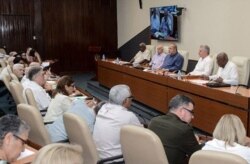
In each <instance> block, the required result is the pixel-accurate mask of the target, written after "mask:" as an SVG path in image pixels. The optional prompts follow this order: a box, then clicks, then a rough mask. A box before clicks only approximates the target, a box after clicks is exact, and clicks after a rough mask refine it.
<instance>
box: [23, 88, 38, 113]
mask: <svg viewBox="0 0 250 164" xmlns="http://www.w3.org/2000/svg"><path fill="white" fill-rule="evenodd" d="M24 93H25V98H26V101H27V104H29V105H31V106H33V107H35V108H36V109H37V110H38V111H39V108H38V106H37V102H36V100H35V97H34V95H33V92H32V90H31V89H30V88H26V89H25V91H24Z"/></svg>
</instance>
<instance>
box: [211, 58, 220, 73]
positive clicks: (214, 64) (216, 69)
mask: <svg viewBox="0 0 250 164" xmlns="http://www.w3.org/2000/svg"><path fill="white" fill-rule="evenodd" d="M217 55H218V54H217V53H215V54H213V55H211V58H212V59H213V62H214V63H213V71H212V75H215V74H217V71H218V69H219V66H218V64H217V59H216V58H217Z"/></svg>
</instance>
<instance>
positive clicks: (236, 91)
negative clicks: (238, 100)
mask: <svg viewBox="0 0 250 164" xmlns="http://www.w3.org/2000/svg"><path fill="white" fill-rule="evenodd" d="M240 86H241V85H237V88H236V90H235V92H234V94H236V95H239V96H241V94H240V93H238V92H237V91H238V89H239V87H240Z"/></svg>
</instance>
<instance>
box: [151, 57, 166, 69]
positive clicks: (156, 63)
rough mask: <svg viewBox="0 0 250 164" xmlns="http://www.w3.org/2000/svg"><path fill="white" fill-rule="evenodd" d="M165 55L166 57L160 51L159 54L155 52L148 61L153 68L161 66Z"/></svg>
mask: <svg viewBox="0 0 250 164" xmlns="http://www.w3.org/2000/svg"><path fill="white" fill-rule="evenodd" d="M165 57H166V54H165V53H161V54H158V53H155V55H154V56H153V57H152V60H151V62H150V65H151V66H152V67H151V68H152V69H153V70H156V69H159V68H161V66H162V64H163V62H164V59H165Z"/></svg>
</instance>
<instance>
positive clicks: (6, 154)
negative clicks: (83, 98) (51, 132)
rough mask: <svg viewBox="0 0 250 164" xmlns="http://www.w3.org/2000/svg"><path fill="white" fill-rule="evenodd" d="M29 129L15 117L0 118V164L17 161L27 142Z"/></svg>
mask: <svg viewBox="0 0 250 164" xmlns="http://www.w3.org/2000/svg"><path fill="white" fill-rule="evenodd" d="M29 130H30V127H29V125H28V124H26V122H24V121H22V120H20V119H19V118H18V117H17V116H16V115H5V116H3V117H1V118H0V136H1V137H0V163H7V162H8V163H12V162H14V161H16V160H17V158H18V157H19V156H20V154H21V152H22V151H23V150H24V146H25V144H26V142H27V140H28V135H29Z"/></svg>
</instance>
